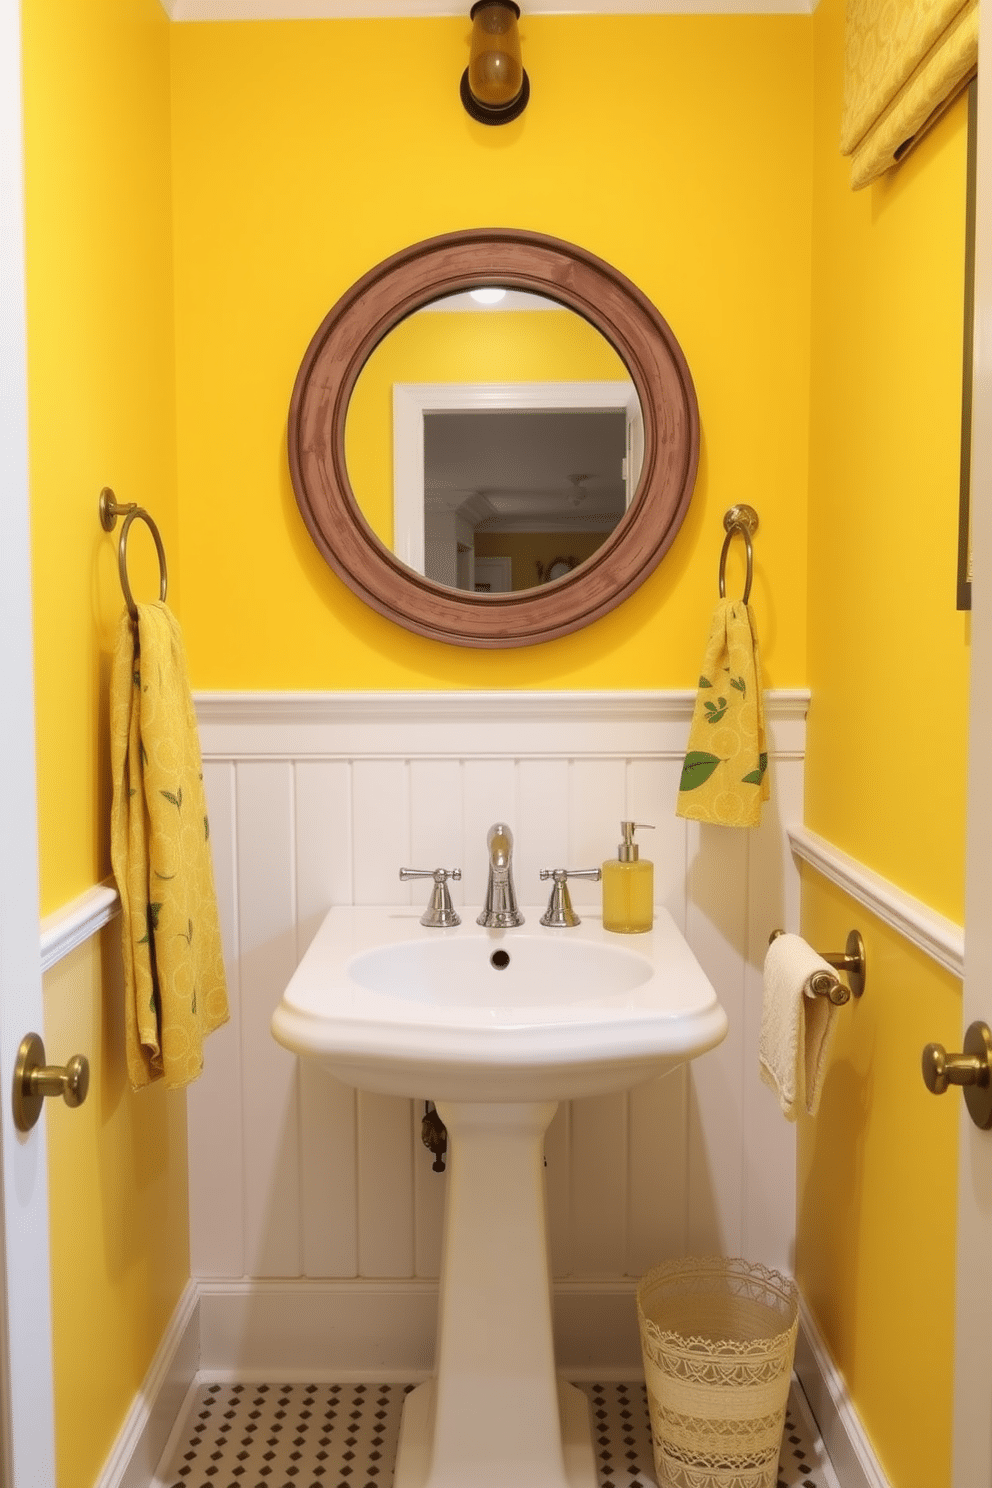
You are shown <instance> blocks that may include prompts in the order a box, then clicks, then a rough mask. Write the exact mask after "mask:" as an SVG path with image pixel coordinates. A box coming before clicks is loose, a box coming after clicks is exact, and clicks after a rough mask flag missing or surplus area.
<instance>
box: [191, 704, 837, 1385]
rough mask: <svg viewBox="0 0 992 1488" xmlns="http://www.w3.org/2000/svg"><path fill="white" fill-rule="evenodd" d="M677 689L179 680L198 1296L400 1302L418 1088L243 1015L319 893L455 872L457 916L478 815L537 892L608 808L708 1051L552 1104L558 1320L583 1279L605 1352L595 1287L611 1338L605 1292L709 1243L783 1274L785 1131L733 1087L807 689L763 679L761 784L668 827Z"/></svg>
mask: <svg viewBox="0 0 992 1488" xmlns="http://www.w3.org/2000/svg"><path fill="white" fill-rule="evenodd" d="M693 696H694V695H693V694H692V693H689V692H666V693H658V692H651V693H648V692H643V693H642V692H637V693H612V694H604V693H487V694H480V693H450V692H447V693H392V694H372V693H369V694H355V693H347V694H342V693H338V694H303V695H283V694H280V695H264V694H251V695H245V696H242V695H228V694H200V695H198V697H197V699H196V704H197V714H198V719H199V726H200V737H201V745H202V750H203V759H204V775H205V780H206V786H207V793H208V799H209V805H210V822H211V843H212V846H213V851H214V866H215V872H216V878H217V887H218V893H219V897H220V903H221V914H222V920H223V929H224V937H225V944H226V946H227V947H228V950H229V955H230V960H229V979H230V996H231V1008H232V1017H231V1022H230V1024H229V1025H227V1026H226V1027H225V1028H223V1029H221V1030H219V1031H218V1032H217V1033H216V1034H214V1035H213V1036H212V1037H211V1039H210V1041H209V1043H208V1045H207V1048H206V1070H205V1073H204V1075H203V1077H202V1079H201V1080H199V1081H198V1082H197V1083H196V1084H195V1085H194V1086H192V1087H191V1089H190V1092H189V1157H190V1243H191V1266H192V1272H193V1276H194V1277H195V1278H197V1279H199V1280H201V1281H209V1282H210V1287H209V1291H210V1294H211V1296H212V1297H214V1298H215V1299H221V1298H223V1296H224V1295H225V1294H227V1295H230V1297H231V1301H232V1308H233V1307H234V1306H237V1307H238V1308H243V1306H244V1297H245V1281H246V1280H247V1282H249V1283H251V1282H257V1283H258V1297H257V1300H258V1301H259V1302H260V1301H261V1297H262V1294H263V1293H265V1294H267V1293H268V1291H269V1290H270V1284H271V1283H272V1282H275V1281H290V1280H295V1281H306V1280H307V1279H309V1280H311V1281H313V1283H314V1287H313V1297H314V1301H315V1303H316V1302H317V1299H318V1298H320V1299H322V1300H321V1306H323V1305H324V1302H326V1299H327V1297H328V1296H333V1294H334V1293H335V1292H337V1291H339V1290H341V1288H340V1287H335V1288H331V1290H330V1292H328V1289H327V1287H326V1285H323V1286H322V1285H321V1284H322V1283H327V1282H331V1281H333V1282H336V1283H344V1282H347V1281H352V1282H353V1283H354V1290H355V1292H356V1293H361V1292H362V1291H363V1290H366V1289H372V1290H376V1287H375V1286H374V1284H376V1283H383V1282H386V1281H388V1282H390V1283H395V1286H392V1287H391V1288H390V1290H391V1291H392V1292H393V1293H394V1294H395V1295H396V1296H397V1307H398V1315H399V1313H400V1312H402V1311H403V1305H404V1304H403V1303H402V1297H403V1295H404V1294H403V1287H402V1283H403V1282H404V1281H405V1282H406V1283H407V1290H408V1291H409V1298H408V1299H407V1302H408V1312H410V1313H411V1315H412V1314H417V1315H422V1305H423V1304H422V1297H423V1293H424V1290H425V1283H428V1284H429V1283H430V1282H431V1281H432V1280H433V1279H434V1278H435V1277H436V1276H437V1271H438V1264H439V1258H440V1245H441V1220H442V1209H443V1201H444V1190H445V1181H446V1180H445V1178H444V1177H443V1176H439V1175H437V1174H435V1173H433V1172H432V1171H431V1157H430V1154H429V1153H428V1152H427V1150H426V1149H425V1148H424V1147H423V1146H422V1145H421V1142H420V1136H419V1128H420V1117H421V1114H422V1110H423V1107H422V1104H421V1103H419V1102H411V1101H406V1100H395V1099H390V1098H386V1097H381V1096H370V1095H366V1094H364V1093H361V1092H356V1091H353V1090H350V1089H348V1088H347V1087H345V1086H344V1085H341V1084H339V1083H338V1082H336V1081H335V1080H334V1079H333V1078H332V1077H330V1076H329V1075H326V1074H325V1073H323V1072H322V1071H320V1070H318V1069H316V1068H314V1067H312V1066H310V1065H307V1064H303V1063H300V1062H298V1061H297V1060H296V1059H295V1058H293V1057H292V1056H291V1055H290V1054H288V1053H287V1052H286V1051H285V1050H284V1049H282V1048H280V1047H279V1046H278V1045H277V1044H276V1043H275V1042H274V1040H273V1039H272V1037H271V1035H270V1032H269V1020H270V1018H271V1014H272V1011H273V1008H274V1007H275V1005H276V1003H277V1002H278V1000H279V997H280V995H281V992H282V989H283V987H284V986H285V984H286V981H287V980H288V978H289V976H290V974H291V973H292V971H293V969H294V968H295V966H296V964H297V962H298V960H299V958H300V956H301V954H302V953H303V951H304V950H305V948H306V946H307V945H308V943H309V941H310V939H311V937H312V935H313V933H314V931H315V929H316V927H317V926H318V924H319V923H320V921H321V919H322V917H323V915H324V914H325V912H326V910H327V909H328V908H329V906H330V905H332V904H340V903H375V902H381V903H391V904H399V903H407V902H410V901H411V900H412V901H413V902H415V903H419V901H420V898H421V897H425V891H424V888H423V885H422V884H414V885H412V886H409V887H408V886H406V885H403V884H401V883H400V882H399V880H398V870H399V868H400V866H401V865H410V866H414V867H428V868H433V867H435V866H437V865H438V864H443V865H444V866H448V867H460V868H461V869H462V874H463V876H462V880H461V883H460V884H454V885H453V886H452V888H453V891H454V893H453V897H454V898H455V899H456V902H458V903H461V904H464V905H465V907H466V910H467V911H468V912H473V913H474V912H475V910H476V907H477V906H479V905H481V902H482V898H483V894H484V890H485V879H486V853H485V834H486V831H487V829H488V827H489V826H490V824H491V823H492V822H494V821H496V820H499V819H503V820H506V821H507V822H509V824H510V826H511V827H512V829H513V832H514V836H515V841H516V848H515V878H516V885H517V892H518V897H519V899H520V902H521V904H537V903H539V902H543V900H544V898H545V896H546V890H545V886H544V885H542V884H541V883H540V882H539V880H538V870H539V869H540V868H542V867H553V866H559V865H564V866H568V867H578V868H582V867H589V866H594V865H596V864H598V863H600V862H601V861H602V860H603V858H605V857H607V856H609V855H611V854H612V853H613V852H614V851H615V850H616V843H617V841H618V828H619V822H620V820H621V819H622V818H633V819H635V820H637V821H642V822H653V823H655V831H654V832H643V833H641V834H640V835H641V841H642V853H643V854H644V856H645V857H650V858H651V859H652V860H653V861H654V864H655V892H656V898H657V900H658V901H659V902H660V903H662V904H664V905H666V906H667V908H668V909H669V910H670V911H671V913H672V914H673V915H674V917H675V919H676V921H677V923H678V924H679V925H680V926H681V927H682V928H683V930H684V933H685V935H686V937H687V939H688V941H689V943H690V945H691V946H692V948H693V950H694V951H695V953H696V955H697V956H698V958H699V960H700V961H701V963H702V965H703V967H704V968H705V970H706V972H707V974H708V975H709V977H710V978H711V980H712V981H713V983H714V985H715V986H716V988H717V990H718V992H719V995H720V998H721V1001H722V1002H723V1004H724V1006H725V1007H726V1009H727V1012H728V1015H729V1018H730V1033H729V1035H728V1037H727V1039H726V1041H725V1042H724V1044H723V1045H721V1046H720V1048H719V1049H716V1050H713V1051H712V1052H710V1053H709V1054H707V1055H706V1056H705V1057H704V1058H702V1059H700V1060H699V1061H697V1062H696V1063H695V1064H694V1065H693V1066H691V1068H688V1069H684V1070H680V1071H677V1072H675V1073H674V1074H672V1075H670V1076H668V1077H667V1078H665V1079H664V1080H660V1081H657V1082H654V1083H653V1084H649V1085H645V1086H643V1087H641V1088H639V1089H637V1090H634V1091H632V1092H631V1093H630V1094H629V1095H622V1096H612V1097H607V1098H602V1099H595V1100H585V1101H575V1102H573V1103H571V1104H570V1105H563V1106H562V1107H561V1108H560V1110H559V1112H558V1114H557V1116H556V1118H555V1120H554V1122H553V1124H552V1127H551V1129H550V1131H549V1135H548V1141H547V1149H546V1150H547V1180H548V1201H549V1211H550V1228H551V1248H552V1268H553V1272H554V1276H555V1278H556V1280H557V1281H558V1282H559V1283H560V1285H559V1288H558V1290H559V1292H560V1293H561V1296H560V1299H559V1300H560V1302H561V1304H562V1305H563V1306H564V1309H565V1311H566V1312H567V1313H568V1314H569V1316H573V1315H575V1314H576V1313H577V1312H581V1307H577V1301H576V1299H577V1297H578V1298H579V1300H581V1296H580V1294H581V1293H582V1291H583V1288H584V1287H585V1288H587V1289H588V1293H589V1300H590V1303H593V1302H594V1299H595V1305H593V1306H590V1308H589V1313H590V1326H591V1327H593V1326H594V1327H595V1328H596V1329H598V1330H600V1338H601V1340H602V1341H603V1344H604V1348H606V1343H605V1339H603V1334H602V1328H603V1326H604V1312H605V1313H608V1312H609V1305H606V1306H605V1307H604V1304H603V1298H604V1297H606V1298H609V1297H615V1298H616V1306H615V1310H616V1312H617V1316H618V1318H619V1317H620V1314H621V1313H622V1314H623V1321H621V1322H618V1325H617V1326H618V1327H619V1328H620V1329H621V1331H622V1332H623V1333H624V1336H631V1335H630V1319H629V1317H628V1313H629V1310H630V1305H631V1302H630V1287H629V1285H627V1286H624V1285H621V1284H620V1283H622V1282H623V1280H624V1279H625V1278H631V1277H636V1276H638V1275H639V1274H641V1273H642V1272H643V1271H644V1270H646V1269H647V1268H648V1267H650V1266H651V1265H653V1264H655V1263H656V1262H657V1261H659V1260H662V1259H664V1258H666V1257H669V1256H673V1255H679V1254H683V1253H685V1252H694V1253H697V1254H702V1253H708V1252H719V1253H724V1254H734V1255H743V1256H747V1257H750V1258H753V1259H757V1260H761V1261H764V1262H766V1263H768V1264H770V1265H773V1266H777V1267H781V1268H784V1269H790V1270H791V1267H792V1263H793V1239H794V1222H795V1160H794V1130H793V1128H792V1127H791V1126H790V1125H789V1124H788V1123H787V1122H786V1121H785V1120H784V1119H783V1117H782V1116H781V1114H780V1112H779V1110H778V1105H777V1103H776V1101H775V1099H774V1097H773V1096H772V1095H771V1093H770V1092H769V1091H768V1090H767V1089H766V1088H765V1087H764V1086H763V1085H762V1084H761V1083H760V1080H759V1077H758V1064H757V1036H758V1026H759V1022H760V1014H761V968H762V963H763V960H764V953H765V948H766V946H767V942H768V936H769V932H770V931H771V930H772V929H773V928H775V927H776V926H782V927H785V928H792V929H795V928H796V927H797V926H798V921H799V881H798V872H797V870H796V867H795V864H794V862H793V860H792V856H791V853H790V850H789V843H788V838H787V830H788V828H790V827H793V826H796V825H797V824H799V823H800V822H801V820H802V797H803V759H804V750H805V716H806V708H807V705H808V694H806V693H799V692H789V693H770V694H768V697H767V716H768V728H769V747H770V755H771V763H770V771H771V783H772V798H771V801H770V802H769V804H768V806H767V807H766V809H765V818H764V821H763V824H762V826H761V827H760V828H759V829H758V830H756V831H750V832H748V831H740V830H735V829H728V828H720V827H707V826H703V827H700V826H698V825H696V824H694V823H687V822H684V821H682V820H680V819H679V818H677V817H676V816H675V815H674V806H675V799H676V792H677V784H678V778H679V773H680V769H681V761H682V755H683V754H684V751H685V745H686V738H687V733H688V724H689V718H690V714H691V707H692V702H693ZM573 899H574V901H575V904H576V907H577V909H578V910H579V912H580V913H582V912H583V910H585V911H586V912H588V913H589V914H595V913H598V912H599V885H597V884H594V883H583V882H582V881H581V880H577V881H576V882H575V884H574V887H573ZM425 902H426V899H425ZM548 933H549V934H552V933H554V932H551V931H549V932H548ZM559 933H562V934H567V933H568V932H567V931H563V932H559ZM423 1095H424V1097H425V1098H429V1097H430V1095H431V1092H430V1091H429V1090H425V1091H424V1092H423ZM225 1283H229V1284H230V1285H229V1286H226V1285H225ZM378 1289H379V1290H381V1287H380V1288H378ZM293 1290H294V1295H295V1294H296V1293H297V1292H299V1291H300V1290H301V1288H300V1287H296V1288H294V1289H293ZM302 1290H303V1291H305V1290H306V1288H305V1287H303V1288H302ZM345 1290H347V1288H345ZM427 1290H428V1291H429V1286H428V1288H427ZM248 1291H249V1293H250V1291H251V1287H250V1286H249V1288H248ZM418 1309H421V1312H420V1313H419V1314H418V1313H417V1310H418ZM291 1311H292V1309H287V1327H290V1326H291V1324H290V1322H289V1314H290V1313H291ZM232 1316H233V1313H232ZM219 1331H220V1332H223V1329H219ZM565 1331H566V1334H567V1337H568V1339H569V1342H568V1345H567V1349H568V1352H569V1353H575V1355H576V1358H575V1360H574V1362H575V1363H580V1362H581V1363H589V1362H592V1363H595V1362H596V1360H595V1357H594V1351H595V1346H596V1345H595V1342H594V1341H590V1338H589V1337H585V1338H583V1337H582V1336H581V1334H582V1330H581V1328H578V1329H576V1328H574V1327H572V1326H571V1324H570V1325H569V1326H568V1327H567V1328H566V1330H565ZM224 1336H225V1340H226V1341H225V1344H224V1351H225V1353H226V1357H224V1358H218V1359H217V1360H213V1361H212V1360H211V1359H210V1358H208V1357H204V1358H203V1359H202V1367H204V1368H210V1367H212V1365H215V1366H216V1367H222V1368H228V1369H234V1368H236V1367H237V1365H238V1363H239V1359H238V1358H237V1357H231V1354H232V1352H233V1353H234V1354H237V1353H238V1350H239V1347H240V1345H239V1343H238V1338H239V1336H240V1335H239V1333H238V1329H237V1325H236V1323H232V1325H231V1328H230V1329H228V1331H227V1332H226V1333H225V1334H224ZM246 1346H247V1344H246ZM286 1346H287V1342H286V1340H285V1339H283V1340H281V1341H279V1340H275V1339H273V1340H272V1347H273V1348H274V1349H277V1350H280V1349H282V1348H284V1347H286ZM290 1346H291V1345H290ZM264 1348H265V1345H263V1346H262V1353H263V1354H264ZM606 1351H607V1352H610V1349H609V1348H607V1350H606ZM613 1352H615V1350H613ZM580 1356H581V1357H580ZM241 1362H243V1363H244V1364H245V1365H246V1366H247V1365H248V1364H249V1362H251V1364H252V1366H253V1367H259V1368H261V1367H264V1363H265V1360H264V1358H261V1359H257V1358H255V1357H254V1353H253V1357H252V1359H251V1361H249V1359H248V1358H247V1357H245V1358H243V1360H242V1361H241ZM562 1362H563V1363H570V1362H573V1361H572V1360H568V1359H565V1360H562ZM604 1362H605V1359H604Z"/></svg>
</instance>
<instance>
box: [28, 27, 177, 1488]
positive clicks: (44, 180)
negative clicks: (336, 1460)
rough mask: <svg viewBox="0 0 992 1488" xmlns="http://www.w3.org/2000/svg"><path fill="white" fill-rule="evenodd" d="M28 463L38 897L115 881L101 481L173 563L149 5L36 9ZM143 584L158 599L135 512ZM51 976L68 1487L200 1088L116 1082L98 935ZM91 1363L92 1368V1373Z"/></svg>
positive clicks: (167, 265)
mask: <svg viewBox="0 0 992 1488" xmlns="http://www.w3.org/2000/svg"><path fill="white" fill-rule="evenodd" d="M23 75H24V109H25V119H24V128H25V165H26V233H27V277H28V284H27V289H28V307H27V308H28V376H29V388H28V392H29V409H28V413H29V440H30V445H29V455H30V479H31V509H32V532H33V582H34V596H35V606H34V628H35V689H36V698H37V741H38V814H39V842H40V856H41V896H42V908H43V912H48V911H51V910H54V909H57V908H59V907H61V906H62V905H64V904H65V903H67V902H68V901H71V900H72V899H74V898H75V897H76V896H77V895H79V894H80V893H82V892H83V891H84V890H86V889H88V888H90V887H91V886H92V885H93V883H94V882H96V881H98V880H100V879H102V878H104V877H105V876H106V875H108V874H109V872H110V861H109V848H108V832H107V821H108V816H109V769H108V758H107V744H106V737H107V726H106V718H107V697H106V687H107V675H108V664H109V655H110V650H111V646H112V641H113V635H114V629H115V626H116V621H117V618H118V616H119V614H120V612H121V609H122V606H123V602H122V598H121V589H120V585H119V582H118V578H117V567H116V546H115V538H112V537H109V536H107V535H106V534H105V533H104V532H103V531H102V529H101V527H100V524H99V520H98V515H97V501H98V497H99V493H100V489H101V487H102V486H104V485H111V486H113V487H114V488H115V490H116V492H117V495H118V498H119V499H120V500H122V501H123V500H130V501H138V502H140V503H141V504H142V505H144V506H146V507H147V508H148V510H149V511H150V512H151V513H152V515H153V516H154V517H155V519H156V521H157V522H158V524H159V526H160V527H161V530H162V535H163V538H164V540H165V543H166V548H167V551H168V553H169V555H170V558H171V559H173V586H172V590H171V592H170V600H171V601H173V602H175V600H176V598H177V595H178V583H177V582H175V580H176V578H177V576H178V570H179V569H180V567H181V565H180V564H179V562H178V561H177V560H178V520H177V518H178V511H177V501H176V484H175V482H176V459H175V398H174V357H173V325H172V242H171V240H172V228H171V200H170V173H171V159H170V154H171V144H170V132H169V26H168V22H167V21H166V18H165V15H164V13H163V11H162V9H161V7H160V6H159V4H158V3H157V0H24V3H23ZM134 532H135V541H134V542H133V544H131V545H130V547H131V552H130V564H129V570H130V574H131V580H132V584H133V587H134V589H135V592H136V593H137V594H138V595H139V596H140V597H144V596H145V595H146V594H148V593H149V592H151V593H154V592H156V591H157V569H156V568H155V564H154V556H153V550H152V545H151V542H150V541H149V540H148V539H147V537H146V536H145V531H144V528H142V527H140V525H136V527H135V528H134ZM118 933H119V932H118V930H117V926H113V927H112V928H111V929H110V930H109V931H107V932H105V933H104V936H103V937H102V940H101V943H97V942H90V943H89V944H88V945H87V946H85V947H83V948H81V949H80V950H78V951H76V952H74V953H73V954H72V955H71V957H70V958H69V959H68V960H67V961H65V962H63V963H61V964H60V965H59V966H58V968H56V969H55V970H53V971H52V972H51V973H50V974H49V975H48V977H47V978H46V982H45V1011H46V1018H45V1030H44V1031H45V1038H46V1043H47V1046H48V1049H49V1053H50V1054H51V1055H52V1056H53V1057H67V1056H68V1055H69V1054H70V1053H73V1052H76V1051H78V1052H81V1053H84V1054H86V1055H87V1057H88V1058H89V1059H90V1061H91V1067H92V1084H91V1090H90V1095H89V1098H88V1100H87V1102H86V1104H85V1105H84V1106H83V1107H82V1108H81V1109H80V1110H79V1111H72V1112H70V1111H69V1110H68V1109H67V1108H65V1107H63V1106H61V1104H56V1103H51V1104H50V1107H49V1111H48V1116H47V1127H48V1151H49V1163H50V1174H51V1212H52V1291H53V1321H54V1334H55V1336H54V1362H55V1379H56V1410H57V1425H56V1429H57V1454H58V1471H59V1484H58V1488H89V1485H90V1484H92V1482H93V1481H94V1480H95V1478H96V1477H97V1475H98V1474H99V1471H100V1469H101V1467H102V1464H103V1460H104V1458H105V1456H106V1454H107V1452H108V1451H109V1449H110V1447H111V1446H112V1445H113V1442H114V1439H115V1437H116V1435H117V1433H118V1431H119V1430H120V1427H121V1425H122V1422H123V1420H124V1418H125V1416H126V1414H127V1412H128V1410H129V1409H130V1408H131V1405H132V1402H133V1400H134V1396H135V1393H136V1391H137V1389H138V1386H139V1385H140V1382H141V1379H142V1377H143V1376H144V1373H145V1371H146V1369H147V1367H148V1365H149V1363H150V1361H151V1359H152V1356H153V1354H154V1352H155V1350H156V1348H157V1346H158V1343H159V1340H160V1338H161V1336H162V1332H163V1329H164V1327H165V1325H166V1323H167V1321H168V1319H169V1316H170V1315H171V1313H172V1310H173V1308H174V1307H175V1304H176V1300H177V1298H178V1296H179V1295H180V1293H181V1291H182V1288H183V1286H184V1285H185V1282H186V1279H187V1277H188V1275H189V1263H188V1241H187V1233H186V1232H187V1223H186V1156H185V1101H184V1100H183V1099H182V1097H181V1096H180V1097H176V1096H171V1097H166V1096H165V1095H164V1093H163V1092H161V1091H158V1090H155V1091H151V1092H149V1093H148V1094H147V1095H146V1096H142V1097H140V1098H132V1097H131V1095H130V1094H129V1093H128V1092H127V1091H126V1090H125V1089H124V1088H123V1074H122V1062H121V1052H120V1047H119V1041H120V1027H121V1013H120V991H119V987H118V986H117V984H116V983H115V981H114V979H113V975H112V972H111V970H110V968H111V967H112V965H113V961H114V957H113V954H112V952H111V950H110V949H109V948H108V942H107V936H108V935H109V936H111V937H113V936H116V935H117V934H118ZM95 1361H99V1363H98V1366H95Z"/></svg>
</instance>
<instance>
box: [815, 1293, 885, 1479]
mask: <svg viewBox="0 0 992 1488" xmlns="http://www.w3.org/2000/svg"><path fill="white" fill-rule="evenodd" d="M795 1372H796V1377H797V1379H798V1380H799V1383H800V1384H801V1385H802V1387H803V1393H804V1394H805V1396H806V1399H807V1401H808V1402H809V1407H810V1411H811V1413H812V1415H813V1419H814V1420H815V1422H816V1424H817V1427H818V1428H819V1432H820V1436H821V1438H822V1441H823V1445H824V1447H825V1448H826V1451H827V1455H828V1457H829V1459H830V1463H831V1466H832V1468H833V1471H834V1473H835V1474H836V1476H837V1478H838V1479H839V1481H840V1482H841V1483H843V1485H844V1488H890V1484H889V1480H888V1478H887V1477H886V1476H885V1473H884V1472H883V1471H882V1468H881V1465H880V1463H879V1461H878V1458H877V1457H876V1456H875V1452H874V1449H873V1447H872V1445H871V1442H870V1441H869V1440H868V1436H867V1434H866V1432H865V1429H864V1427H863V1426H862V1424H861V1421H860V1419H859V1417H858V1414H857V1412H856V1411H855V1409H854V1406H853V1404H852V1403H851V1398H850V1396H849V1394H848V1391H847V1383H846V1381H845V1379H844V1376H843V1375H842V1374H841V1373H840V1371H839V1370H838V1369H837V1367H836V1365H835V1364H834V1362H833V1360H832V1359H831V1357H830V1354H829V1353H828V1351H827V1346H826V1344H825V1343H824V1341H823V1338H822V1337H821V1335H820V1331H819V1329H818V1328H817V1326H816V1324H815V1322H814V1321H813V1318H812V1316H811V1314H810V1312H809V1309H808V1308H807V1307H806V1304H805V1303H804V1302H803V1301H802V1299H800V1303H799V1336H798V1338H797V1340H796V1361H795Z"/></svg>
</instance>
